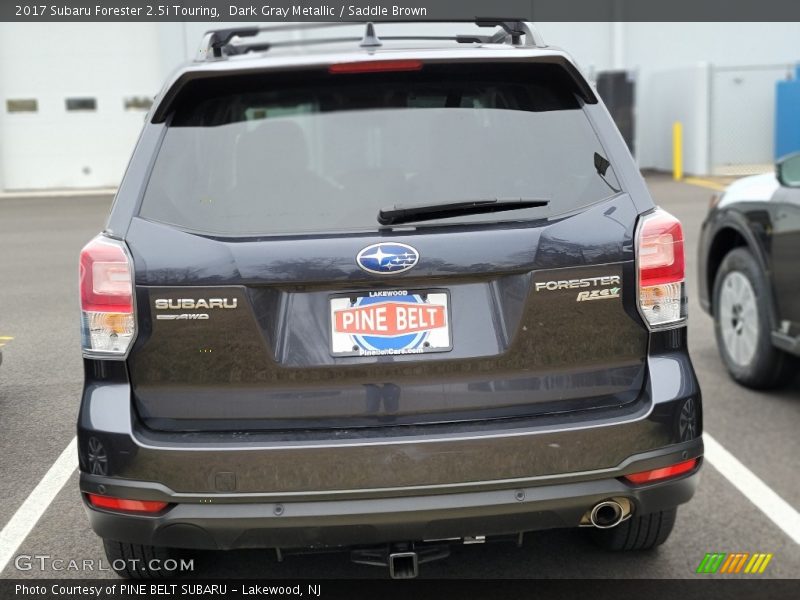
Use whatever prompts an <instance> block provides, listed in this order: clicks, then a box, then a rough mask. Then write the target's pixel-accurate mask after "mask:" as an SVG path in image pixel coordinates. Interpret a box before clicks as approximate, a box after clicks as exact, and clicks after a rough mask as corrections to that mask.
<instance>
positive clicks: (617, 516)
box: [589, 499, 630, 529]
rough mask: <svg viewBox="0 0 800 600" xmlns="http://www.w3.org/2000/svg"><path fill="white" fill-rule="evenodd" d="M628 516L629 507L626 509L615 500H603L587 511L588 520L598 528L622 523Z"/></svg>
mask: <svg viewBox="0 0 800 600" xmlns="http://www.w3.org/2000/svg"><path fill="white" fill-rule="evenodd" d="M626 513H627V514H626ZM628 516H630V507H628V510H627V511H626V510H625V508H623V506H622V504H620V503H619V502H617V501H616V500H613V499H612V500H604V501H603V502H598V503H597V504H595V505H594V507H593V508H592V510H591V512H590V513H589V522H590V523H591V524H592V525H593V526H595V527H597V528H598V529H611V528H612V527H616V526H617V525H619V524H620V523H622V521H624V520H625V518H626V517H628Z"/></svg>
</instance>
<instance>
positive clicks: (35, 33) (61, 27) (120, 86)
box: [0, 23, 800, 190]
mask: <svg viewBox="0 0 800 600" xmlns="http://www.w3.org/2000/svg"><path fill="white" fill-rule="evenodd" d="M230 25H231V24H230V23H213V24H211V23H159V24H152V23H69V24H66V23H61V24H53V23H0V190H3V189H5V190H26V189H48V188H92V187H113V186H115V185H117V183H118V182H119V180H120V177H121V176H122V173H123V171H124V169H125V165H126V164H127V161H128V157H129V156H130V153H131V151H132V149H133V146H134V144H135V142H136V137H137V134H138V132H139V129H140V127H141V124H142V120H143V118H144V114H145V112H144V110H145V107H146V106H147V102H148V99H150V98H152V96H153V95H154V94H155V93H156V92H157V91H158V90H159V88H160V86H161V84H162V82H163V80H164V78H165V77H166V76H167V75H168V74H169V72H170V71H171V70H172V69H174V68H175V67H176V66H177V65H178V64H179V63H181V62H183V61H186V60H189V59H190V58H191V57H192V56H193V55H194V52H195V49H196V47H197V45H198V43H199V41H200V38H201V36H202V33H203V31H205V30H206V29H208V28H211V27H226V26H230ZM537 26H538V28H539V30H540V32H541V33H542V35H543V37H544V39H545V41H546V42H547V43H548V44H552V45H556V46H560V47H563V48H565V49H567V50H568V51H569V52H571V53H572V55H573V56H574V57H575V59H576V60H577V61H578V63H579V65H580V66H581V68H582V69H583V70H584V72H586V73H587V74H588V75H589V76H590V77H592V78H595V77H597V76H598V74H600V73H602V72H604V71H608V70H625V71H628V72H629V73H630V76H631V77H632V78H633V80H634V81H635V90H636V91H635V94H636V102H635V121H636V127H635V131H636V133H635V142H634V146H635V154H636V158H637V160H638V161H639V164H640V166H641V167H642V168H658V169H663V170H669V169H670V166H671V156H672V149H671V130H672V123H673V122H674V121H676V120H680V121H682V122H683V124H684V138H685V143H684V149H685V170H686V172H688V173H694V174H709V173H714V172H716V173H724V172H725V171H726V169H728V170H730V169H731V166H733V167H737V166H739V167H741V166H742V165H746V166H745V168H746V169H747V168H759V167H758V165H768V164H770V163H771V162H772V159H773V156H772V147H773V135H774V123H773V121H774V110H775V109H774V102H775V101H774V87H775V82H776V81H777V80H779V79H783V78H786V77H788V76H790V74H791V72H792V69H793V65H794V64H795V63H796V62H798V61H800V44H798V40H800V23H540V24H538V25H537ZM391 27H398V26H397V25H394V26H390V25H388V24H379V25H378V34H379V35H380V33H381V31H390V28H391ZM402 27H405V28H406V29H405V31H407V28H408V27H410V26H409V25H404V26H402ZM414 27H419V30H420V31H421V30H423V29H425V30H426V33H430V30H431V28H439V27H442V26H439V25H431V24H427V25H422V24H420V25H418V26H416V25H415V26H414ZM454 27H456V29H457V28H458V27H462V28H463V27H464V26H463V25H461V26H454ZM387 28H388V29H387ZM294 35H299V34H294ZM317 35H318V34H317ZM337 35H339V32H337ZM752 165H756V166H755V167H752Z"/></svg>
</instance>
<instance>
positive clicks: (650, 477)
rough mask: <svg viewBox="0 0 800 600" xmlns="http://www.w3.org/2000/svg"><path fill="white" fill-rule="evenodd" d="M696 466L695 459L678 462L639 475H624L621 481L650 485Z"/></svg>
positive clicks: (681, 473)
mask: <svg viewBox="0 0 800 600" xmlns="http://www.w3.org/2000/svg"><path fill="white" fill-rule="evenodd" d="M696 465H697V459H696V458H692V459H689V460H685V461H683V462H679V463H678V464H675V465H670V466H669V467H661V468H660V469H651V470H650V471H642V472H641V473H631V474H630V475H625V476H624V477H623V479H627V480H628V481H630V482H631V483H636V484H642V483H651V482H653V481H661V480H662V479H670V478H672V477H677V476H678V475H683V474H684V473H688V472H689V471H691V470H692V469H694V468H695V466H696Z"/></svg>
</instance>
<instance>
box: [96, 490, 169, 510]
mask: <svg viewBox="0 0 800 600" xmlns="http://www.w3.org/2000/svg"><path fill="white" fill-rule="evenodd" d="M86 497H87V499H88V500H89V504H91V505H92V506H96V507H97V508H107V509H110V510H120V511H125V512H138V513H157V512H161V511H162V510H164V509H165V508H166V507H167V503H166V502H161V501H159V500H126V499H125V498H112V497H111V496H100V495H98V494H86Z"/></svg>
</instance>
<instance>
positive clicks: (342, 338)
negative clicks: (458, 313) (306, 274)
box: [330, 290, 452, 356]
mask: <svg viewBox="0 0 800 600" xmlns="http://www.w3.org/2000/svg"><path fill="white" fill-rule="evenodd" d="M449 300H450V299H449V296H448V294H447V292H443V291H418V290H417V291H409V290H380V291H374V292H368V293H362V294H356V295H353V294H351V295H348V296H344V295H342V296H335V297H332V298H331V299H330V311H331V353H332V354H333V355H334V356H387V355H401V354H426V353H428V352H447V351H448V350H451V349H452V343H451V338H450V310H449V309H450V307H449Z"/></svg>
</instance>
